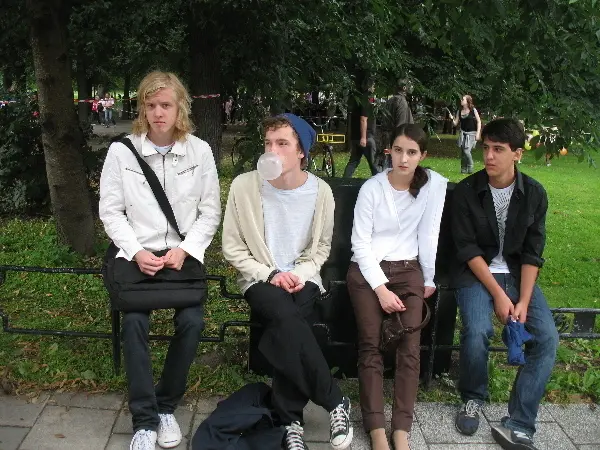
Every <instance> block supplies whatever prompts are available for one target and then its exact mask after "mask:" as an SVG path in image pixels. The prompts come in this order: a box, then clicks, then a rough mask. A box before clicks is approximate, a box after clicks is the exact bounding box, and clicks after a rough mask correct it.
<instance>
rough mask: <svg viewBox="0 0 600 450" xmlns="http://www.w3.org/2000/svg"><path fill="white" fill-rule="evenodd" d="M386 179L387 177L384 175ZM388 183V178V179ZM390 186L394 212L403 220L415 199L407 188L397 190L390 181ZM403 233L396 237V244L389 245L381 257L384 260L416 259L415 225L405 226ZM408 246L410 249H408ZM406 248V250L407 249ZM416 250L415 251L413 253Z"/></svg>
mask: <svg viewBox="0 0 600 450" xmlns="http://www.w3.org/2000/svg"><path fill="white" fill-rule="evenodd" d="M386 179H387V177H386ZM388 183H389V180H388ZM389 184H390V188H391V191H392V196H393V198H394V206H395V207H396V213H397V214H398V220H399V222H400V223H402V222H404V218H405V217H406V215H407V212H405V211H406V210H407V209H408V208H409V207H410V206H411V205H412V204H413V203H415V201H416V199H415V198H414V197H413V196H412V194H411V193H410V192H409V191H408V189H407V190H405V191H398V190H396V189H395V188H394V186H392V184H391V183H389ZM404 231H405V233H406V234H404V235H403V236H402V237H401V238H400V239H398V241H399V242H398V244H399V245H397V246H395V247H393V248H392V247H390V248H389V249H388V251H387V253H386V255H385V257H384V258H383V259H384V260H386V261H402V260H405V259H417V255H418V248H417V245H416V243H417V242H418V236H417V227H407V228H405V229H404ZM409 242H413V243H415V245H406V244H407V243H409ZM409 248H410V250H409ZM407 250H408V251H407ZM415 252H416V253H415Z"/></svg>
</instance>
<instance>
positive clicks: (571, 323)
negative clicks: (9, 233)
mask: <svg viewBox="0 0 600 450" xmlns="http://www.w3.org/2000/svg"><path fill="white" fill-rule="evenodd" d="M9 272H29V273H47V274H73V275H99V274H101V270H100V269H94V268H70V267H57V268H48V267H35V266H8V265H7V266H0V287H1V286H2V284H4V282H5V280H6V277H7V274H8V273H9ZM207 281H209V282H217V283H218V284H219V294H220V296H221V297H222V298H225V299H228V300H242V299H243V296H242V295H240V294H236V293H232V292H229V291H228V290H227V284H226V281H227V280H226V278H225V277H224V276H221V275H207ZM443 290H447V289H446V288H445V287H443V286H438V289H437V291H436V294H435V295H436V297H435V301H434V304H433V309H434V311H433V320H432V322H433V323H432V326H431V328H430V330H431V331H430V336H429V339H428V342H429V343H428V344H425V345H422V346H421V349H422V350H425V351H427V352H428V356H427V359H428V361H427V364H426V371H425V372H426V373H425V374H424V375H425V376H424V383H425V386H428V385H429V383H430V381H431V380H432V378H433V368H434V364H435V359H436V353H438V352H441V351H459V350H460V345H457V344H438V343H437V330H438V324H439V321H440V317H439V314H438V311H439V305H440V298H441V297H440V295H441V294H440V293H441V291H443ZM107 306H109V305H107ZM551 312H552V314H553V317H554V321H555V323H556V326H557V329H558V331H559V337H560V338H561V339H600V332H597V331H595V330H596V318H597V316H598V315H600V309H594V308H552V309H551ZM568 315H572V320H569V318H568ZM0 318H2V330H3V331H4V332H5V333H14V334H25V335H49V336H68V337H83V338H98V339H111V341H112V347H113V365H114V370H115V373H116V374H119V373H120V370H121V330H120V322H121V315H120V312H119V311H115V310H111V332H110V333H107V332H88V331H72V330H55V329H36V328H20V327H12V326H11V323H10V318H9V316H8V314H7V313H5V312H4V310H3V309H2V297H0ZM255 326H256V327H258V326H259V324H257V323H253V322H251V321H249V320H246V321H242V320H232V321H226V322H223V323H222V324H221V325H220V326H219V329H218V333H217V334H216V335H208V336H202V337H201V338H200V341H201V342H215V343H218V342H223V341H224V340H225V337H226V335H227V330H228V329H229V328H232V327H255ZM313 327H314V328H316V329H318V330H319V331H320V334H321V336H324V338H325V341H324V345H327V346H329V347H342V346H343V347H346V346H353V345H355V344H356V343H355V342H345V341H336V340H335V339H332V337H331V333H330V327H329V325H328V324H327V323H315V324H313ZM150 339H153V340H169V339H171V336H167V335H150ZM490 351H494V352H498V351H506V348H505V347H497V346H493V347H491V348H490Z"/></svg>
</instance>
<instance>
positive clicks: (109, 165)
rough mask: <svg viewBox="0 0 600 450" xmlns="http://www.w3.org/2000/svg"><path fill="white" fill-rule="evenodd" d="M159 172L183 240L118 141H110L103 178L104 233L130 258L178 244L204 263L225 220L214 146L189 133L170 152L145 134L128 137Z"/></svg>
mask: <svg viewBox="0 0 600 450" xmlns="http://www.w3.org/2000/svg"><path fill="white" fill-rule="evenodd" d="M128 137H129V138H130V139H131V141H132V142H133V145H134V147H135V148H136V149H137V150H138V153H139V154H140V155H142V156H143V157H144V159H145V161H146V162H147V163H148V164H149V165H150V167H151V168H152V170H154V172H155V173H156V176H157V177H158V180H159V181H160V184H161V185H162V187H163V189H164V190H165V193H166V194H167V198H168V199H169V202H170V203H171V207H172V208H173V213H174V214H175V219H176V220H177V225H178V226H179V231H181V233H182V234H183V235H184V236H185V240H184V241H183V242H182V241H181V239H180V238H179V236H178V235H177V233H176V232H175V230H174V229H173V227H172V226H171V225H170V224H169V223H168V221H167V218H166V217H165V215H164V214H163V212H162V210H161V209H160V206H158V202H157V201H156V198H155V197H154V194H153V193H152V190H151V189H150V186H149V185H148V181H147V180H146V177H145V176H144V174H143V172H142V170H141V168H140V165H139V163H138V161H137V159H136V157H135V156H134V155H133V154H132V153H131V150H129V149H128V148H127V147H126V146H125V145H123V144H121V143H120V142H115V143H113V144H111V146H110V148H109V149H108V153H107V155H106V160H105V161H104V167H103V168H102V176H101V177H100V219H101V220H102V222H103V223H104V228H105V230H106V234H107V235H108V237H109V238H111V239H112V240H113V242H114V243H115V245H116V246H117V247H119V248H120V249H121V250H120V252H119V253H118V254H117V257H123V258H125V259H127V260H131V259H132V258H133V257H134V256H135V254H136V253H137V252H138V251H140V250H143V249H145V250H149V251H158V250H164V249H166V248H174V247H180V248H182V249H183V250H185V251H186V252H187V253H189V254H190V255H191V256H193V257H194V258H196V259H197V260H198V261H201V262H204V252H205V250H206V248H207V247H208V245H209V244H210V242H211V240H212V238H213V236H214V234H215V232H216V231H217V228H218V226H219V222H220V220H221V199H220V190H219V179H218V177H217V169H216V166H215V161H214V158H213V154H212V151H211V149H210V146H209V145H208V144H207V143H206V142H204V141H202V140H201V139H198V138H197V137H195V136H192V135H191V134H188V135H187V136H186V137H185V141H177V142H176V143H175V145H174V146H173V148H172V149H171V151H170V152H169V153H167V154H166V155H164V156H163V155H161V154H160V153H158V152H157V151H156V150H155V149H154V147H153V146H152V144H151V143H150V141H149V140H148V139H146V135H145V134H142V135H141V136H136V135H129V136H128Z"/></svg>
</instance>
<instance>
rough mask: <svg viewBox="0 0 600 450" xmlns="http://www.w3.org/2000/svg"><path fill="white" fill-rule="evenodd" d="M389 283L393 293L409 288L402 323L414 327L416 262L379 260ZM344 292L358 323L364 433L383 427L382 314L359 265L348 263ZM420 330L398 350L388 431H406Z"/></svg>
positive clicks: (419, 306) (420, 284)
mask: <svg viewBox="0 0 600 450" xmlns="http://www.w3.org/2000/svg"><path fill="white" fill-rule="evenodd" d="M381 268H382V269H383V271H384V273H385V275H386V276H387V278H388V280H390V281H389V283H387V285H386V286H387V287H388V289H389V290H390V291H392V292H394V293H395V294H396V295H398V296H400V295H401V294H404V293H407V292H412V293H414V294H416V295H417V296H418V297H415V296H411V297H409V298H408V299H407V300H406V301H403V303H404V306H406V311H404V312H403V313H401V314H402V323H403V325H404V326H405V327H416V326H417V325H419V324H420V323H421V321H422V317H423V294H424V291H425V286H424V280H423V272H422V271H421V266H420V265H419V262H418V261H393V262H390V261H382V262H381ZM346 279H347V283H348V291H349V292H350V299H351V301H352V306H353V307H354V315H355V316H356V324H357V327H358V381H359V388H360V406H361V410H362V417H363V424H364V427H365V430H366V431H367V432H369V431H371V430H374V429H376V428H385V416H384V413H383V406H384V399H383V369H384V368H383V354H382V353H381V351H380V350H379V342H380V335H381V322H382V321H383V319H384V317H385V315H386V313H385V312H384V311H383V309H381V305H380V304H379V299H378V298H377V295H376V294H375V292H374V291H373V289H371V286H369V284H368V283H367V282H366V280H365V278H364V277H363V276H362V273H361V272H360V269H359V267H358V264H356V263H354V262H353V263H351V264H350V268H349V269H348V275H347V278H346ZM420 339H421V333H420V332H418V331H417V332H415V333H410V334H408V333H407V334H406V335H405V336H404V338H403V339H402V341H401V343H400V344H399V345H398V347H397V349H396V355H395V360H396V367H395V372H394V404H393V407H392V430H393V431H394V430H404V431H410V429H411V427H412V422H413V415H414V409H415V401H416V399H417V389H418V387H419V368H420Z"/></svg>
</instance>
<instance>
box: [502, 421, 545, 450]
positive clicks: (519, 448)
mask: <svg viewBox="0 0 600 450" xmlns="http://www.w3.org/2000/svg"><path fill="white" fill-rule="evenodd" d="M504 419H508V418H507V417H505V418H504ZM504 423H506V420H504V421H503V423H502V424H501V425H496V426H493V427H492V437H493V438H494V440H495V441H496V442H497V443H498V444H499V445H500V447H502V448H503V449H505V450H537V449H536V447H535V446H534V445H533V438H532V437H531V436H530V435H529V434H527V433H524V432H522V431H515V430H511V429H509V428H506V427H505V426H504Z"/></svg>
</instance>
